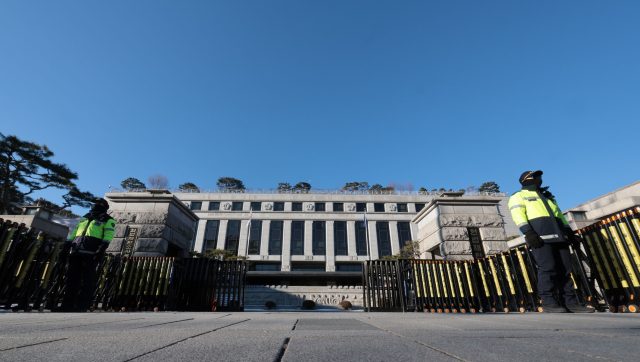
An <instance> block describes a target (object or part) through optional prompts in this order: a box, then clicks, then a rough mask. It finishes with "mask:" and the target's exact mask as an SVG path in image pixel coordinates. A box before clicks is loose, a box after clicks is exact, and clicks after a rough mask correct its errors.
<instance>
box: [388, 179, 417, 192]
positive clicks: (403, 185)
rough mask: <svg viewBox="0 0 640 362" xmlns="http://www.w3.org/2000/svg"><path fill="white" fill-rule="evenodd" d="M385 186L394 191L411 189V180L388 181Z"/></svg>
mask: <svg viewBox="0 0 640 362" xmlns="http://www.w3.org/2000/svg"><path fill="white" fill-rule="evenodd" d="M387 187H391V188H393V189H394V190H396V191H413V182H411V181H407V182H406V183H402V182H396V181H393V180H391V181H389V184H388V185H387Z"/></svg>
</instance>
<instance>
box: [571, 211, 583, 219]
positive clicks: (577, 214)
mask: <svg viewBox="0 0 640 362" xmlns="http://www.w3.org/2000/svg"><path fill="white" fill-rule="evenodd" d="M571 214H572V215H573V219H574V220H584V219H586V218H587V217H586V216H585V213H583V212H572V213H571Z"/></svg>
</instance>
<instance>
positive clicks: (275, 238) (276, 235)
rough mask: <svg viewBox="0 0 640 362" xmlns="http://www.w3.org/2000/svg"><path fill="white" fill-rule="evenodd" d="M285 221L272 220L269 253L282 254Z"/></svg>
mask: <svg viewBox="0 0 640 362" xmlns="http://www.w3.org/2000/svg"><path fill="white" fill-rule="evenodd" d="M282 226H283V221H274V220H272V221H271V226H270V229H269V255H282Z"/></svg>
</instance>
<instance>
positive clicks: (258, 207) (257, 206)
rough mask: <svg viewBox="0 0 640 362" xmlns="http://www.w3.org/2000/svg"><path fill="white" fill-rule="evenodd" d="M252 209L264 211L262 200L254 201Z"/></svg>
mask: <svg viewBox="0 0 640 362" xmlns="http://www.w3.org/2000/svg"><path fill="white" fill-rule="evenodd" d="M251 210H253V211H262V203H261V202H252V203H251Z"/></svg>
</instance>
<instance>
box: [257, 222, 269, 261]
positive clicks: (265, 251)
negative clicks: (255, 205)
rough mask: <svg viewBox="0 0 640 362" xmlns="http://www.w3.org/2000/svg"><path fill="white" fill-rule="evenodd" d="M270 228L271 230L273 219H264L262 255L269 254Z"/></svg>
mask: <svg viewBox="0 0 640 362" xmlns="http://www.w3.org/2000/svg"><path fill="white" fill-rule="evenodd" d="M269 230H271V220H262V236H261V240H260V255H269Z"/></svg>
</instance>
